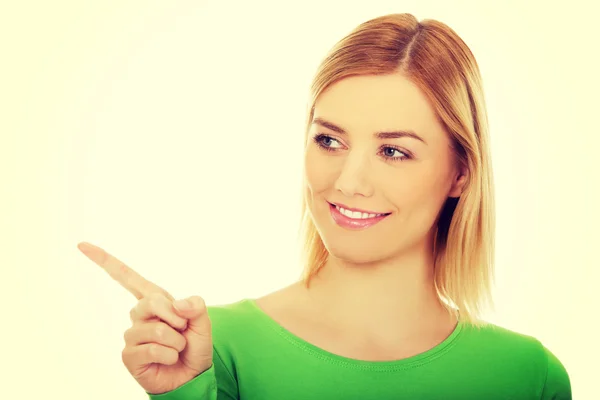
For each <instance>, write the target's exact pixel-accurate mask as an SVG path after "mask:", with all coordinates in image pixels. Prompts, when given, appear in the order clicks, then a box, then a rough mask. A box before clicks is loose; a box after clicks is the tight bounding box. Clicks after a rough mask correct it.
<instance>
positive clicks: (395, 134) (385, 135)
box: [311, 117, 427, 144]
mask: <svg viewBox="0 0 600 400" xmlns="http://www.w3.org/2000/svg"><path fill="white" fill-rule="evenodd" d="M311 125H321V126H322V127H324V128H327V129H331V130H332V131H334V132H337V133H339V134H340V135H347V134H348V132H346V131H345V130H344V129H343V128H341V127H339V126H338V125H336V124H334V123H333V122H330V121H327V120H326V119H324V118H321V117H317V118H315V119H313V121H312V123H311ZM373 136H375V137H376V138H378V139H399V138H404V137H408V138H412V139H416V140H419V141H421V142H423V143H425V144H427V142H426V141H425V139H423V138H422V137H421V136H419V135H417V134H416V133H415V132H413V131H409V130H399V131H389V132H375V133H374V134H373Z"/></svg>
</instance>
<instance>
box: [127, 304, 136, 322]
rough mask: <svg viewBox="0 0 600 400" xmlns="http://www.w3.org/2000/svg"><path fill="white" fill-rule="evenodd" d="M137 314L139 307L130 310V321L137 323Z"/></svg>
mask: <svg viewBox="0 0 600 400" xmlns="http://www.w3.org/2000/svg"><path fill="white" fill-rule="evenodd" d="M136 314H137V306H136V307H133V308H132V309H131V310H129V319H130V320H131V321H135V316H136Z"/></svg>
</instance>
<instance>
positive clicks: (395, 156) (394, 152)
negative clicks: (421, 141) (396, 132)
mask: <svg viewBox="0 0 600 400" xmlns="http://www.w3.org/2000/svg"><path fill="white" fill-rule="evenodd" d="M382 153H383V156H384V157H386V158H390V159H392V160H393V161H401V160H404V159H407V158H410V156H409V155H408V153H406V152H404V151H402V150H400V149H397V148H395V147H389V146H386V147H384V148H383V151H382Z"/></svg>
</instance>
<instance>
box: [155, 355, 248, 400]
mask: <svg viewBox="0 0 600 400" xmlns="http://www.w3.org/2000/svg"><path fill="white" fill-rule="evenodd" d="M146 394H147V395H148V396H149V398H150V400H238V399H239V395H238V386H237V380H236V379H235V378H234V376H233V375H232V374H231V372H230V371H229V370H228V369H227V367H226V366H225V364H224V363H223V361H222V359H221V357H220V356H219V354H218V353H217V351H216V349H215V350H214V352H213V365H211V367H210V368H209V369H207V370H206V371H204V372H203V373H201V374H200V375H198V376H196V377H195V378H194V379H192V380H190V381H188V382H186V383H185V384H183V385H181V386H179V387H178V388H176V389H173V390H171V391H170V392H166V393H161V394H150V393H147V392H146Z"/></svg>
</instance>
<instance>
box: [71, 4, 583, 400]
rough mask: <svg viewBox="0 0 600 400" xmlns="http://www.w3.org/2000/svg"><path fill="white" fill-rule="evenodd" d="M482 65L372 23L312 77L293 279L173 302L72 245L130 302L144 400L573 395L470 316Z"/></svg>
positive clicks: (462, 50) (483, 289)
mask: <svg viewBox="0 0 600 400" xmlns="http://www.w3.org/2000/svg"><path fill="white" fill-rule="evenodd" d="M488 140H489V139H488V128H487V120H486V110H485V104H484V98H483V90H482V86H481V77H480V74H479V70H478V66H477V63H476V61H475V59H474V57H473V55H472V54H471V52H470V50H469V49H468V47H467V46H466V45H465V43H464V42H463V41H462V40H461V39H460V38H459V37H458V36H457V35H456V33H455V32H454V31H453V30H451V29H450V28H449V27H447V26H446V25H444V24H442V23H440V22H437V21H434V20H425V21H422V22H418V21H417V20H416V19H415V18H414V17H413V16H412V15H410V14H395V15H388V16H383V17H380V18H376V19H373V20H370V21H367V22H365V23H363V24H361V25H360V26H358V27H357V28H356V29H355V30H354V31H353V32H352V33H350V34H349V35H348V36H347V37H345V38H344V39H342V40H341V41H340V42H339V43H338V44H337V45H336V46H335V47H334V48H333V49H332V50H331V52H330V54H329V55H328V56H327V57H326V59H325V60H324V62H323V63H322V64H321V66H320V67H319V69H318V72H317V74H316V77H315V79H314V81H313V85H312V91H311V99H310V102H309V109H308V119H307V126H306V142H305V143H306V151H305V155H306V156H305V180H304V198H303V220H302V223H303V238H304V243H305V245H306V246H305V253H304V254H305V255H306V259H305V265H306V270H305V273H304V275H303V277H302V279H301V280H299V281H298V282H295V283H293V284H291V285H289V286H287V287H285V288H283V289H281V290H278V291H276V292H274V293H270V294H268V295H266V296H264V297H262V298H259V299H244V300H241V301H239V302H236V303H233V304H228V305H222V306H211V307H208V308H207V307H206V306H205V304H204V302H203V300H202V298H201V297H197V296H196V297H192V298H189V299H187V300H178V301H175V299H173V297H171V296H170V295H169V294H168V293H167V292H166V291H165V290H163V289H162V288H160V287H158V286H156V285H154V284H153V283H150V282H148V281H146V280H145V279H144V278H142V277H141V276H139V275H138V274H137V273H135V272H134V271H133V270H131V269H130V268H129V267H127V266H125V265H123V263H122V262H120V261H119V260H117V259H116V258H114V257H113V256H111V255H110V254H108V253H106V252H105V251H104V250H102V249H100V248H98V247H95V246H92V245H89V244H87V243H81V244H80V245H79V248H80V249H81V251H83V252H84V253H85V254H86V255H88V257H89V258H91V259H92V260H93V261H95V262H96V263H98V264H99V265H101V266H102V267H104V268H105V269H106V270H107V272H108V273H109V274H111V276H113V277H114V278H115V279H116V280H117V281H119V282H120V283H121V284H122V285H123V286H125V287H126V288H127V289H128V290H129V291H130V292H132V293H133V294H134V295H135V296H136V297H137V298H138V299H139V302H138V304H137V305H136V307H134V308H133V309H132V311H131V318H132V321H133V324H132V327H131V328H130V329H128V330H127V332H126V333H125V342H126V346H125V348H124V350H123V353H122V355H123V362H124V363H125V365H126V366H127V368H128V370H129V371H130V373H131V374H132V375H133V376H134V378H135V379H136V380H137V381H138V382H139V383H140V385H141V386H142V387H143V388H144V389H145V390H146V392H147V393H148V394H149V396H150V398H151V399H156V400H158V399H172V400H175V399H178V400H193V399H194V400H196V399H197V400H200V399H219V400H224V399H245V400H254V399H256V400H258V399H260V400H274V399H348V398H360V399H399V398H411V399H440V398H444V399H507V398H512V399H517V398H518V399H530V398H531V399H533V398H535V399H540V398H541V399H570V398H571V387H570V381H569V376H568V374H567V372H566V370H565V368H564V367H563V365H562V363H561V362H560V361H559V360H558V359H557V358H556V357H555V356H554V355H553V354H552V353H551V352H550V351H549V350H548V349H547V348H545V347H544V346H543V345H542V344H541V343H540V342H539V341H538V340H536V339H535V338H533V337H530V336H526V335H523V334H519V333H516V332H512V331H509V330H507V329H504V328H501V327H499V326H496V325H493V324H490V323H486V322H484V321H482V320H481V319H480V316H481V313H482V310H483V309H484V308H485V307H486V306H489V305H490V304H491V300H490V288H491V282H492V277H493V273H492V272H493V266H492V261H493V258H494V254H493V245H494V240H493V235H494V212H493V210H494V206H493V187H492V172H491V162H490V150H489V143H488Z"/></svg>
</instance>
